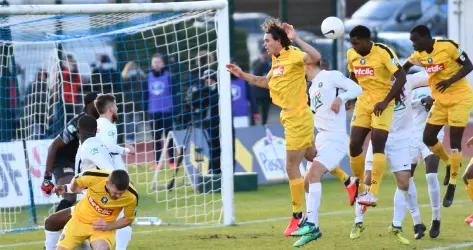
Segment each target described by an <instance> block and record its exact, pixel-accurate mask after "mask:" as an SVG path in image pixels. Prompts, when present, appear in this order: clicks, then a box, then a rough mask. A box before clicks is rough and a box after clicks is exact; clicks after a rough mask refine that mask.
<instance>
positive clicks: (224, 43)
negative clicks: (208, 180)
mask: <svg viewBox="0 0 473 250" xmlns="http://www.w3.org/2000/svg"><path fill="white" fill-rule="evenodd" d="M209 9H215V10H217V14H216V17H217V27H216V29H217V48H219V49H218V52H217V60H218V62H219V64H218V74H219V107H220V108H219V115H220V135H222V136H220V144H221V157H220V159H221V170H222V180H221V181H222V186H221V187H222V203H223V204H222V209H223V224H224V225H232V224H234V223H235V218H234V204H233V201H234V198H233V153H232V152H233V149H232V147H233V144H232V136H233V135H232V122H231V121H232V113H231V109H230V108H228V107H231V79H230V73H229V72H227V70H226V69H225V65H226V64H228V63H230V48H229V44H230V38H229V24H228V3H227V1H226V0H210V1H198V2H172V3H134V4H64V5H10V6H2V7H0V15H47V14H50V15H62V14H110V13H135V12H137V13H157V12H164V11H176V12H177V11H202V10H209Z"/></svg>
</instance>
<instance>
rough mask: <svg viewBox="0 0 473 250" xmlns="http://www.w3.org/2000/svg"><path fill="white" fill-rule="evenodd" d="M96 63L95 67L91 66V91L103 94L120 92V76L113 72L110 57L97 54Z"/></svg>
mask: <svg viewBox="0 0 473 250" xmlns="http://www.w3.org/2000/svg"><path fill="white" fill-rule="evenodd" d="M97 61H98V63H97V64H96V65H92V78H91V80H92V91H94V92H100V93H104V94H110V93H118V92H120V91H121V89H120V88H119V87H118V86H119V82H120V74H119V73H118V72H117V71H116V70H115V67H114V65H113V63H112V60H111V59H110V56H108V55H106V54H99V55H97Z"/></svg>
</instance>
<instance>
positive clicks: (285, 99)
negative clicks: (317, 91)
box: [269, 46, 308, 111]
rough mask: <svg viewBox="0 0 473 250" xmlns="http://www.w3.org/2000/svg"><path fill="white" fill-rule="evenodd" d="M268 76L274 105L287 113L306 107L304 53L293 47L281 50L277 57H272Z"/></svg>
mask: <svg viewBox="0 0 473 250" xmlns="http://www.w3.org/2000/svg"><path fill="white" fill-rule="evenodd" d="M269 75H270V80H269V93H270V96H271V99H272V101H273V103H274V104H276V105H278V106H279V107H280V108H282V109H286V110H289V111H290V110H298V109H301V108H304V107H308V105H307V100H308V99H307V98H308V97H307V81H306V79H305V68H304V52H302V51H301V50H299V49H298V48H296V47H293V46H289V47H287V48H283V49H282V50H281V52H280V53H279V55H278V56H274V55H273V57H272V65H271V70H270V72H269Z"/></svg>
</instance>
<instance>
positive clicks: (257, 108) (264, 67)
mask: <svg viewBox="0 0 473 250" xmlns="http://www.w3.org/2000/svg"><path fill="white" fill-rule="evenodd" d="M252 69H253V74H254V75H257V76H265V75H266V74H268V72H269V70H271V57H270V56H269V54H268V52H266V49H264V48H262V50H261V55H260V57H259V58H258V59H257V60H256V61H254V62H253V64H252ZM250 89H251V91H250V93H251V98H252V102H251V104H252V105H251V111H252V122H251V124H252V125H254V124H256V123H257V122H259V121H261V124H262V125H265V124H266V123H267V121H268V112H269V107H270V105H271V99H270V97H269V90H268V89H264V88H260V87H257V86H254V85H251V86H250ZM260 114H261V115H260Z"/></svg>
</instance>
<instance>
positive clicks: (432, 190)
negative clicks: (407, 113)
mask: <svg viewBox="0 0 473 250" xmlns="http://www.w3.org/2000/svg"><path fill="white" fill-rule="evenodd" d="M414 76H416V77H417V78H418V81H423V82H425V83H427V82H428V74H427V72H425V71H421V72H420V73H417V74H415V75H414ZM431 96H432V92H431V90H430V87H429V86H420V87H417V88H414V89H413V90H412V111H413V118H414V126H413V131H412V132H413V133H412V136H411V142H412V143H411V147H410V153H411V179H413V176H414V172H415V169H416V166H417V162H418V160H419V158H421V159H423V160H424V162H425V167H426V169H425V177H426V179H427V189H428V193H429V198H430V206H431V208H432V224H431V227H430V230H429V235H430V237H431V238H437V237H438V235H439V234H440V185H439V181H438V177H437V171H438V166H439V160H440V159H439V158H438V156H436V155H435V154H434V153H432V151H430V149H429V148H428V147H427V146H426V145H425V144H424V143H423V141H422V135H423V132H424V127H425V124H426V121H427V116H428V113H429V110H430V108H431V107H432V104H433V99H432V97H431ZM443 137H444V130H443V128H442V130H440V132H439V134H438V135H437V138H438V140H439V141H443ZM449 176H450V172H449V167H447V174H446V175H445V180H444V185H448V177H449ZM412 183H413V182H412ZM414 187H415V185H414ZM411 189H412V188H411V187H409V192H410V193H412V195H415V196H417V192H416V190H415V188H413V189H412V192H411ZM411 213H412V211H411ZM412 215H413V216H417V215H415V214H412Z"/></svg>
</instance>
